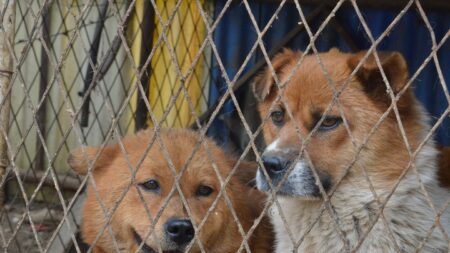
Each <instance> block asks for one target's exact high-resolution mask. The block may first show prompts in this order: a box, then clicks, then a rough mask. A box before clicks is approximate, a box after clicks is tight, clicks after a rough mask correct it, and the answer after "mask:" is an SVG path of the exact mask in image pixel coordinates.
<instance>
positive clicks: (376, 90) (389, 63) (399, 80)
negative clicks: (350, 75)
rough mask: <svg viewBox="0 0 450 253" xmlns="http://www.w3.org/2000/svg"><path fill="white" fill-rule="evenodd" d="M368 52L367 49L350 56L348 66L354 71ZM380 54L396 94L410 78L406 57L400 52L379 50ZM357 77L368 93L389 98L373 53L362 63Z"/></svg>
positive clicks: (385, 71) (384, 69)
mask: <svg viewBox="0 0 450 253" xmlns="http://www.w3.org/2000/svg"><path fill="white" fill-rule="evenodd" d="M366 53H367V51H363V52H359V53H357V54H355V55H353V56H352V57H350V58H349V60H348V66H349V67H350V69H351V70H352V71H353V70H354V69H355V68H356V66H357V65H358V64H359V62H360V61H361V60H362V59H363V57H364V55H365V54H366ZM378 56H379V59H380V63H381V67H382V68H383V71H384V73H385V74H386V78H387V80H388V81H389V84H390V86H391V89H392V91H393V92H394V94H397V93H398V92H399V91H400V90H401V89H402V88H403V87H404V86H405V84H406V82H407V78H408V66H407V64H406V61H405V58H403V56H402V55H401V54H400V53H399V52H379V53H378ZM356 77H357V78H358V80H359V81H360V82H361V84H362V85H363V87H364V90H365V91H366V92H367V93H368V94H370V95H373V96H374V97H376V98H384V99H389V95H388V94H387V93H386V85H385V83H384V81H383V77H382V75H381V71H380V69H379V68H378V65H377V63H376V61H375V56H374V55H373V54H371V55H369V57H368V58H367V59H366V61H365V62H364V63H363V64H362V66H361V68H360V69H359V70H358V72H357V73H356ZM389 101H390V99H389Z"/></svg>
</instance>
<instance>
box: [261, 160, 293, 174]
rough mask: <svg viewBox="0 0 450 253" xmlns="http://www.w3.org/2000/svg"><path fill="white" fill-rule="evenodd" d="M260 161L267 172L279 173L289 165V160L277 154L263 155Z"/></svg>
mask: <svg viewBox="0 0 450 253" xmlns="http://www.w3.org/2000/svg"><path fill="white" fill-rule="evenodd" d="M262 161H263V164H264V167H265V168H266V170H267V172H268V173H269V174H270V173H273V174H276V173H280V172H282V171H283V170H285V169H287V168H288V167H289V162H288V161H286V160H284V159H282V158H280V157H278V156H263V157H262Z"/></svg>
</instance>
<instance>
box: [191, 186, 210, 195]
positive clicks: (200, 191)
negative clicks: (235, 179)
mask: <svg viewBox="0 0 450 253" xmlns="http://www.w3.org/2000/svg"><path fill="white" fill-rule="evenodd" d="M213 191H214V190H213V188H211V187H209V186H206V185H200V186H199V187H198V188H197V192H196V193H195V194H196V195H197V196H201V197H206V196H209V195H211V193H212V192H213Z"/></svg>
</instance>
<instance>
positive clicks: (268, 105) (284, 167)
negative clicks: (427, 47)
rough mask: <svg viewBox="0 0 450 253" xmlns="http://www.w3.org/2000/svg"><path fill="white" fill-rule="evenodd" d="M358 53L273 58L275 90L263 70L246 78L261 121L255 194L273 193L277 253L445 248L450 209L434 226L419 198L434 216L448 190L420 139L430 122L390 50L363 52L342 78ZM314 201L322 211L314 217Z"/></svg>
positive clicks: (431, 150)
mask: <svg viewBox="0 0 450 253" xmlns="http://www.w3.org/2000/svg"><path fill="white" fill-rule="evenodd" d="M365 54H366V52H360V53H357V54H351V53H342V52H339V51H338V50H336V49H333V50H330V51H329V52H326V53H321V54H320V55H319V56H320V59H321V63H319V62H318V56H317V55H306V56H305V55H303V54H302V53H301V52H293V51H290V50H285V51H284V52H283V53H281V54H279V55H277V56H276V57H275V58H274V59H273V61H272V66H273V69H274V70H275V74H276V75H277V77H278V80H279V81H280V82H281V83H280V84H281V87H282V89H281V90H280V89H278V85H276V83H275V80H274V78H273V75H272V72H271V71H270V70H268V69H267V70H266V71H265V72H263V73H262V74H261V75H260V76H259V77H258V78H257V79H256V80H255V83H254V93H255V96H256V98H257V99H258V100H259V105H258V108H259V111H260V113H261V116H262V118H267V117H268V118H269V119H268V121H267V122H266V123H265V125H264V138H265V141H266V143H267V144H268V146H267V148H266V149H265V151H264V154H263V156H262V160H263V162H264V165H265V166H264V169H265V171H264V170H263V169H262V168H261V170H259V171H258V173H257V174H258V175H257V180H256V181H257V186H258V188H259V189H261V190H269V189H270V187H269V186H270V185H269V182H271V183H272V184H273V185H275V186H279V191H278V192H277V198H278V201H279V203H280V206H281V210H280V209H278V208H274V210H273V211H274V215H273V217H272V220H273V224H274V229H275V231H276V252H279V253H284V252H292V251H298V252H347V251H349V252H416V250H417V251H420V249H418V248H421V251H420V252H448V250H449V248H448V246H449V245H448V241H447V238H448V237H447V236H448V235H446V233H448V232H450V220H449V214H450V210H449V209H447V211H446V212H444V214H443V215H442V216H441V217H440V219H439V220H438V221H439V222H440V224H439V226H438V227H437V228H434V227H433V226H434V225H435V224H434V223H435V218H436V215H437V213H436V212H435V211H434V209H433V207H432V206H430V202H433V201H428V196H431V197H432V198H433V200H434V205H435V206H436V209H437V210H440V209H439V208H441V207H440V205H443V204H444V203H445V202H446V201H447V199H448V198H449V196H450V192H449V191H448V190H446V189H444V188H442V187H440V186H439V184H438V180H437V176H436V172H437V168H438V165H437V154H438V152H437V150H436V148H435V145H434V142H433V140H432V139H431V140H428V141H424V138H425V136H427V134H428V133H429V131H430V125H429V117H428V115H427V113H426V112H425V110H424V109H423V107H422V106H421V104H420V103H419V101H418V100H417V99H416V97H415V95H414V93H413V90H412V89H410V88H407V87H406V86H405V85H406V84H407V82H408V68H407V64H406V61H405V59H404V58H403V56H402V55H401V54H400V53H397V52H383V53H381V52H380V53H379V54H378V55H379V58H378V59H377V58H375V56H374V55H373V54H371V55H369V56H368V58H367V61H365V62H364V63H362V64H361V67H360V68H359V70H358V71H356V75H355V76H353V77H351V76H350V75H351V73H352V72H353V71H354V69H355V68H356V67H357V66H358V64H359V62H360V61H361V60H362V59H363V58H364V56H365ZM301 58H303V61H302V62H301V64H299V65H298V66H297V62H299V61H300V59H301ZM377 61H378V64H379V65H380V66H381V67H382V69H383V70H384V73H383V74H382V73H381V71H380V69H379V68H378V64H377ZM322 67H324V68H325V69H326V70H327V72H328V75H325V74H324V71H323V70H322ZM330 80H331V81H332V82H331V83H330ZM347 80H349V81H347ZM385 81H387V82H388V85H389V86H388V87H387V86H386V84H385ZM344 87H345V88H344ZM387 91H390V92H392V93H393V95H394V96H399V97H397V98H395V101H396V108H394V110H391V111H390V113H386V114H385V112H386V111H387V110H388V109H389V108H390V107H391V104H392V99H391V96H390V95H389V93H388V92H387ZM337 94H339V98H338V100H337V101H338V102H339V105H338V104H337V103H336V100H335V97H336V95H337ZM279 97H282V98H283V99H282V100H279V99H278V98H279ZM329 105H331V106H330V107H329ZM328 109H330V110H328ZM394 111H397V112H398V114H397V115H396V114H395V113H394ZM382 117H384V120H383V121H380V119H381V118H382ZM399 121H401V123H399ZM373 129H376V130H373ZM349 133H351V136H350V134H349ZM299 136H301V137H303V138H300V137H299ZM306 139H307V141H305V140H306ZM409 149H410V150H411V151H410V150H409ZM302 150H304V151H306V152H302ZM410 152H415V155H414V156H411V155H410ZM410 165H412V167H411V166H410ZM441 166H444V160H443V163H442V165H441ZM414 172H417V174H416V173H414ZM367 177H368V178H369V179H370V181H369V180H368V179H367ZM399 180H400V182H399V183H398V184H397V182H398V181H399ZM421 184H423V186H424V187H422V185H421ZM424 191H426V193H425V192H424ZM374 192H376V196H375V194H374ZM323 194H328V195H329V196H328V197H329V198H330V202H329V204H330V205H329V206H328V207H329V208H328V209H327V211H325V212H324V213H321V212H320V211H319V210H320V209H321V207H322V206H324V204H325V206H326V204H327V203H325V202H324V200H323V196H324V195H323ZM378 201H380V202H381V203H378ZM385 203H386V204H385ZM380 206H382V207H383V210H382V213H380V212H381V210H380ZM281 214H283V216H282V215H281ZM285 221H286V222H285ZM445 230H447V231H445ZM429 231H430V232H429ZM292 237H293V238H292ZM293 241H294V242H297V241H301V242H302V243H301V244H300V245H295V244H294V243H293Z"/></svg>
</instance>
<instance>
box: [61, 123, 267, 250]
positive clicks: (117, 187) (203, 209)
mask: <svg viewBox="0 0 450 253" xmlns="http://www.w3.org/2000/svg"><path fill="white" fill-rule="evenodd" d="M153 135H154V132H153V131H149V130H147V131H143V132H140V133H138V134H137V135H135V136H130V137H126V138H124V139H123V140H122V143H123V146H124V149H125V151H126V154H127V156H125V155H124V152H122V149H121V147H120V145H119V144H113V145H109V146H106V147H105V148H104V149H103V150H101V148H92V147H86V148H80V149H77V150H75V151H74V152H73V153H72V155H71V157H70V158H69V164H70V165H71V167H72V168H73V169H74V170H75V171H76V172H77V173H78V174H80V175H86V174H87V172H88V168H89V167H90V166H92V175H93V180H94V181H95V185H96V187H95V188H96V191H97V192H98V197H99V198H100V200H101V202H102V205H103V206H104V208H105V209H106V210H107V211H108V212H109V211H111V210H112V208H113V207H114V205H115V203H116V202H118V201H119V200H120V197H121V196H122V195H123V199H122V200H121V202H120V204H119V205H118V207H117V210H115V212H114V214H113V215H112V219H111V223H110V228H111V230H112V234H113V235H114V237H115V240H116V241H117V244H118V245H119V247H122V248H124V249H126V251H127V252H136V250H137V249H138V246H139V245H140V244H141V243H142V242H144V243H143V250H144V252H185V251H186V247H187V246H188V245H190V247H191V248H190V250H189V252H200V251H201V246H203V249H204V250H205V251H206V252H217V253H219V252H224V253H226V252H236V251H237V250H238V249H239V248H240V247H241V244H242V242H243V238H242V236H241V233H240V232H239V228H238V225H237V224H236V222H235V221H234V220H235V219H234V216H233V215H232V212H231V211H230V209H229V207H228V205H227V204H226V200H225V198H224V195H223V194H219V191H220V189H221V183H220V181H219V178H218V176H217V174H216V173H215V170H214V169H213V165H212V163H211V162H210V160H209V158H208V157H209V156H208V153H209V154H210V155H211V157H212V158H213V159H214V163H215V165H216V166H217V169H218V171H219V173H220V175H221V177H222V178H223V180H225V179H226V178H227V176H228V175H229V174H230V172H231V170H232V168H233V166H234V165H235V163H236V160H235V159H232V158H231V157H230V156H229V155H227V154H225V153H224V152H223V151H222V150H221V149H220V148H219V147H218V146H217V145H216V144H214V143H213V142H212V141H210V140H207V139H206V140H205V142H206V144H207V146H208V147H207V148H205V146H204V145H203V144H200V147H199V149H198V151H197V152H196V153H195V154H194V155H193V157H192V159H190V156H191V154H192V153H193V150H194V148H195V147H196V145H197V144H198V142H199V141H200V137H199V136H198V134H196V133H194V132H191V131H188V130H162V131H161V132H160V136H161V140H162V143H163V144H164V146H165V148H167V149H166V151H167V153H165V151H164V150H163V149H162V148H161V146H160V143H159V142H158V141H156V142H155V143H154V144H153V145H152V146H151V148H150V149H149V151H148V153H145V152H146V149H147V147H148V145H149V142H150V140H151V139H152V136H153ZM97 154H98V159H96V156H97ZM143 156H144V157H145V158H144V159H143V162H142V164H141V165H140V166H139V165H138V164H139V161H140V160H141V158H142V157H143ZM167 157H170V159H171V164H170V163H169V162H168V161H167V159H166V158H167ZM186 163H187V169H186V170H185V171H184V173H183V174H182V175H181V176H180V180H179V186H180V189H181V192H182V194H183V196H184V198H185V200H186V204H187V206H188V207H189V212H188V210H187V208H186V206H185V205H184V204H183V201H182V197H181V196H180V194H179V192H178V190H177V188H176V186H175V179H174V175H173V170H171V168H173V169H175V170H176V173H177V175H179V173H180V171H181V170H183V168H184V167H185V165H186ZM131 171H133V172H134V171H137V172H136V177H135V180H132V173H131ZM255 172H256V167H255V166H254V165H253V164H249V163H245V164H243V165H241V166H240V167H239V168H238V169H237V170H236V173H235V174H234V175H233V176H232V177H231V179H230V181H229V183H228V184H227V185H226V187H225V189H226V194H227V195H228V197H229V200H230V201H231V205H232V206H233V208H234V210H235V211H236V215H237V218H238V220H239V222H240V224H241V225H242V228H243V230H244V231H245V232H246V233H247V232H248V231H249V229H250V228H251V226H252V225H253V223H254V221H255V219H256V218H257V217H259V216H260V214H261V211H262V208H263V206H264V201H265V197H264V195H263V194H262V193H260V192H259V191H257V190H255V189H253V188H252V187H250V186H249V185H248V182H250V181H251V180H252V179H253V178H254V176H255ZM88 182H90V183H89V187H88V189H87V199H86V202H85V204H84V213H83V224H82V236H83V239H84V240H85V241H86V242H87V243H89V244H93V243H94V241H95V240H96V237H97V236H98V235H99V233H100V232H101V231H102V230H103V227H104V226H105V222H106V218H105V215H104V212H103V211H102V207H101V205H100V203H99V199H98V198H97V194H96V192H95V190H94V187H93V185H92V184H91V180H89V181H88ZM128 186H130V187H129V189H128ZM127 189H128V191H126V190H127ZM124 191H126V193H124ZM172 191H173V194H172V196H171V197H168V196H169V195H171V192H172ZM139 192H140V193H139ZM216 198H218V201H217V205H216V206H215V207H214V208H213V209H212V211H211V212H210V214H209V215H208V216H207V218H205V216H206V214H207V212H208V210H209V209H210V207H211V206H212V205H213V203H214V202H215V200H216ZM143 201H144V202H145V205H144V203H143ZM189 214H191V215H192V216H190V215H189ZM152 219H156V221H155V226H154V228H152V225H151V224H152ZM203 219H206V221H205V223H204V225H203V226H202V227H201V229H200V230H199V231H197V232H196V233H195V232H194V225H195V227H198V226H199V225H200V223H201V222H202V220H203ZM109 231H110V230H108V229H106V230H105V231H104V232H103V234H102V235H101V236H100V237H99V239H98V241H97V242H96V244H95V248H94V252H114V251H115V250H116V249H115V244H114V243H113V242H114V241H113V240H114V239H113V238H112V236H111V233H110V232H109ZM271 234H272V231H271V226H270V222H268V220H267V219H266V218H263V219H262V220H261V223H260V224H259V225H258V226H257V228H256V230H254V231H253V233H252V235H251V236H249V240H248V245H249V247H250V249H251V251H252V252H271V251H272V250H271V248H272V237H271ZM147 235H149V236H147ZM195 235H196V238H194V236H195ZM198 241H201V245H200V244H199V243H198Z"/></svg>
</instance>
